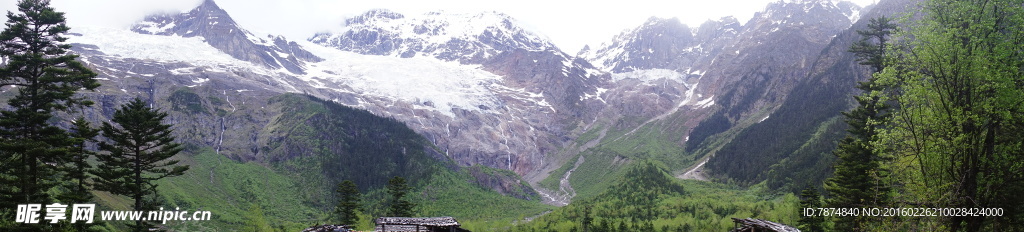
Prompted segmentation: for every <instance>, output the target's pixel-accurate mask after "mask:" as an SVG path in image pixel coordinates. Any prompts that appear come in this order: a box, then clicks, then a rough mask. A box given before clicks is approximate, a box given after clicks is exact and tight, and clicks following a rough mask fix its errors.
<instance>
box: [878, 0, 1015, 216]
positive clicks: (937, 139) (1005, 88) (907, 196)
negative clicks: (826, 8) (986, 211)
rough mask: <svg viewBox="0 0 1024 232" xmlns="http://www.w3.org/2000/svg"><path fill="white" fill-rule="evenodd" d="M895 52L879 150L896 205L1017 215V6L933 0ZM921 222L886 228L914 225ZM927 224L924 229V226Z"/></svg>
mask: <svg viewBox="0 0 1024 232" xmlns="http://www.w3.org/2000/svg"><path fill="white" fill-rule="evenodd" d="M924 6H925V8H924V9H925V10H924V14H923V15H922V18H921V20H920V21H917V22H912V23H911V24H910V28H911V29H910V30H908V32H907V33H906V34H905V35H904V36H902V40H901V41H900V43H899V44H900V45H902V46H901V47H899V48H897V49H895V50H892V54H891V55H890V58H889V60H888V62H889V63H891V66H890V68H886V69H885V71H883V72H882V73H881V75H880V76H879V79H880V81H881V82H884V83H886V84H891V85H895V86H898V88H897V89H896V90H897V92H896V93H897V94H898V95H897V97H896V99H894V100H895V101H897V102H898V105H897V108H899V110H898V111H897V112H895V113H894V116H893V117H892V120H893V123H892V124H891V128H890V129H888V130H885V131H883V132H882V133H881V134H880V137H881V138H882V140H881V141H880V142H879V143H877V144H876V145H877V146H876V149H877V150H881V151H890V150H891V152H892V153H891V154H892V156H893V157H892V158H893V159H894V161H893V162H891V163H889V164H887V165H888V166H889V168H890V169H892V170H894V172H895V173H894V178H895V179H897V182H898V183H897V186H903V187H902V188H901V189H900V192H901V194H899V195H897V196H896V197H897V202H904V203H906V204H913V205H925V206H929V207H968V208H971V207H1002V208H1004V209H1020V208H1021V206H1022V203H1024V198H1022V197H1021V196H1020V195H1021V194H1020V192H1021V191H1022V190H1024V182H1022V181H1024V176H1022V175H1024V166H1022V165H1021V164H1022V163H1024V153H1022V152H1024V147H1022V142H1021V140H1020V138H1022V137H1024V97H1022V96H1024V79H1022V78H1024V70H1022V67H1024V42H1022V41H1024V9H1022V6H1021V1H952V0H933V1H929V2H928V3H927V4H925V5H924ZM1007 212H1008V213H1010V214H1011V215H1005V216H1003V217H949V218H943V219H942V224H944V227H945V229H949V230H961V229H962V230H967V231H987V230H1000V229H1008V228H1014V226H1013V225H1019V224H1020V223H1021V222H1022V220H1021V216H1022V215H1021V214H1019V213H1017V211H1016V210H1008V211H1007ZM916 223H919V222H918V219H906V220H902V221H898V222H895V223H890V224H891V226H893V227H895V228H897V229H899V228H910V227H917V226H918V225H916ZM925 223H927V222H925Z"/></svg>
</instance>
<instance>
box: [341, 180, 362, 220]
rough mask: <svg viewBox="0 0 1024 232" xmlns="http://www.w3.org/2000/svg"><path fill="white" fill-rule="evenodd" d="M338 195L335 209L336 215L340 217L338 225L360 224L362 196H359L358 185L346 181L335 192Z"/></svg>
mask: <svg viewBox="0 0 1024 232" xmlns="http://www.w3.org/2000/svg"><path fill="white" fill-rule="evenodd" d="M335 192H337V193H338V205H337V206H335V207H334V214H335V215H337V217H338V223H340V224H342V225H355V224H356V222H359V214H358V212H357V211H359V208H360V207H361V204H360V203H359V201H360V200H361V196H360V194H359V188H357V187H356V183H355V182H352V181H351V180H345V181H342V182H341V183H338V188H337V190H335Z"/></svg>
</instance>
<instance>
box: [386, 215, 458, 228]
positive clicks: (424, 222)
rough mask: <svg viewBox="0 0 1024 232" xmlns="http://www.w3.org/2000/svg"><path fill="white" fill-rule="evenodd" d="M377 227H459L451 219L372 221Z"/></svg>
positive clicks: (391, 218)
mask: <svg viewBox="0 0 1024 232" xmlns="http://www.w3.org/2000/svg"><path fill="white" fill-rule="evenodd" d="M374 222H375V223H377V225H381V224H386V225H421V226H459V222H457V221H455V218H453V217H430V218H409V217H381V218H377V220H374Z"/></svg>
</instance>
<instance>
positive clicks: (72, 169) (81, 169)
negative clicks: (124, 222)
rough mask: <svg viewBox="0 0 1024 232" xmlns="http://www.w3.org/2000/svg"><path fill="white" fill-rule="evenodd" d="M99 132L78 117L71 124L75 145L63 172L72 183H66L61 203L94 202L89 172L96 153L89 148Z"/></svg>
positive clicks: (60, 198) (59, 198)
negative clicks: (92, 158) (91, 158)
mask: <svg viewBox="0 0 1024 232" xmlns="http://www.w3.org/2000/svg"><path fill="white" fill-rule="evenodd" d="M99 132H100V130H99V129H96V128H93V127H92V124H91V123H89V122H88V121H86V120H85V118H83V117H78V118H77V119H75V121H74V122H73V123H72V124H71V131H70V135H71V139H72V144H73V145H72V146H71V147H70V148H71V149H70V150H69V153H68V156H67V159H66V160H65V163H64V166H62V167H61V172H63V173H65V176H66V177H67V178H69V179H71V180H72V181H71V182H65V183H64V185H65V186H64V188H65V190H66V191H65V192H64V193H62V194H61V195H60V196H58V197H57V199H58V200H60V201H61V202H67V203H77V202H89V201H90V200H92V194H91V193H89V190H90V188H89V180H90V178H89V172H90V171H92V165H91V164H89V162H88V160H89V158H90V157H93V156H95V155H96V152H94V151H92V150H89V149H88V146H89V144H90V143H93V142H96V136H98V135H99Z"/></svg>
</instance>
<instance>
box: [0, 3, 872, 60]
mask: <svg viewBox="0 0 1024 232" xmlns="http://www.w3.org/2000/svg"><path fill="white" fill-rule="evenodd" d="M775 1H779V0H673V1H666V0H626V1H621V0H620V1H561V0H504V1H480V0H430V1H423V0H216V2H217V4H218V5H220V6H221V8H224V10H226V11H227V12H228V14H230V15H231V16H232V18H234V19H235V21H237V22H238V23H239V24H240V25H241V26H242V27H244V28H246V29H248V30H250V31H254V32H264V33H271V34H279V35H284V36H286V37H288V38H289V39H291V40H304V39H306V38H308V37H310V36H312V35H313V34H314V33H316V32H319V31H336V30H340V29H341V28H342V21H343V19H344V18H346V17H350V16H353V15H358V14H360V13H362V12H365V11H367V10H369V9H375V8H384V9H390V10H393V11H396V12H399V13H403V14H406V15H415V14H422V13H425V12H429V11H436V10H446V11H455V12H480V11H498V12H503V13H505V14H508V15H510V16H512V17H514V18H516V19H517V20H519V21H520V23H523V24H525V25H524V26H526V27H528V28H530V29H532V30H533V31H535V32H537V33H540V34H542V35H544V36H547V37H548V38H550V39H551V40H553V42H554V43H555V45H557V46H559V47H560V48H561V49H562V50H563V51H565V52H567V53H570V54H575V53H576V52H577V51H579V49H580V48H582V47H583V45H585V44H592V45H597V44H600V43H601V42H604V41H608V40H610V39H611V38H612V37H613V36H614V35H616V34H618V33H619V32H621V31H622V30H625V29H629V28H633V27H636V26H639V25H640V24H641V23H643V22H644V21H646V20H647V19H648V18H650V17H651V16H657V17H662V18H672V17H676V18H679V19H680V20H681V21H682V22H683V23H685V24H687V25H690V26H691V27H696V26H698V25H700V23H702V22H704V21H706V20H708V19H717V18H721V17H723V16H730V15H731V16H735V17H736V18H738V19H739V20H740V22H741V23H746V21H747V20H748V19H750V18H751V17H753V14H754V12H757V11H761V10H763V9H764V7H765V6H766V5H767V4H768V3H769V2H775ZM876 1H877V0H852V2H855V3H857V4H859V5H861V6H865V5H868V4H872V3H874V2H876ZM16 2H17V1H16V0H0V10H3V11H15V10H16V9H17V8H16ZM200 2H201V1H200V0H88V1H86V0H51V5H52V6H53V7H54V8H56V9H57V10H58V11H63V12H66V13H67V17H68V24H69V25H70V26H72V27H74V26H76V25H90V26H111V27H127V26H128V25H130V24H131V23H133V22H135V21H137V20H140V19H142V18H143V17H144V16H145V15H147V14H151V13H156V12H183V11H188V10H189V9H191V8H193V7H195V6H197V5H198V4H199V3H200ZM5 21H6V20H5Z"/></svg>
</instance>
